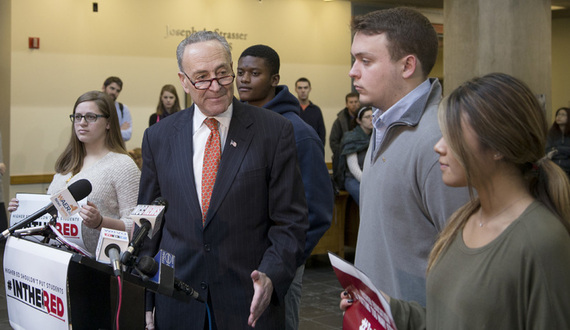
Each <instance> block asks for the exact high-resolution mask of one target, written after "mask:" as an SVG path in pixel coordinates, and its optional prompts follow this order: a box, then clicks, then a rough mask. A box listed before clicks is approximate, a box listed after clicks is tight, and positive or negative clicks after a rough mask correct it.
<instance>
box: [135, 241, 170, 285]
mask: <svg viewBox="0 0 570 330" xmlns="http://www.w3.org/2000/svg"><path fill="white" fill-rule="evenodd" d="M174 260H175V257H174V255H173V254H172V253H168V252H166V251H164V250H162V249H161V250H160V251H158V253H157V254H156V256H155V257H154V259H153V258H152V257H151V256H144V257H142V258H140V260H139V262H138V265H137V266H138V268H139V270H140V271H141V272H142V273H143V274H145V275H147V276H149V277H150V280H151V281H152V282H154V283H157V284H158V293H161V294H164V295H167V296H172V293H173V292H174Z"/></svg>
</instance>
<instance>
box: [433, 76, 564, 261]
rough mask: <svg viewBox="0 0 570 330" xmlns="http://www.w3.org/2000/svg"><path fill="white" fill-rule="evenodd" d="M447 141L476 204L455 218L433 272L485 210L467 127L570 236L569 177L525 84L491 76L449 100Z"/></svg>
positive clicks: (444, 110) (444, 117)
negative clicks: (549, 149)
mask: <svg viewBox="0 0 570 330" xmlns="http://www.w3.org/2000/svg"><path fill="white" fill-rule="evenodd" d="M438 119H439V126H440V128H441V131H442V134H443V137H444V139H445V140H446V142H447V144H448V145H449V147H450V149H451V150H452V152H453V153H454V155H455V157H456V158H457V160H458V161H459V162H460V163H461V165H462V166H463V168H464V169H465V174H466V177H467V184H468V187H469V190H470V193H471V201H470V202H468V203H467V204H466V205H464V206H463V207H461V208H460V209H459V210H457V211H456V212H455V213H454V214H453V215H451V217H450V219H449V221H448V224H447V226H446V227H445V228H444V230H443V231H442V232H441V234H440V236H439V238H438V240H437V242H436V243H435V245H434V248H433V250H432V252H431V254H430V257H429V261H428V272H429V270H430V269H431V267H432V266H433V265H434V263H435V262H436V261H437V260H438V258H439V257H440V256H441V254H442V253H443V252H444V251H445V250H446V249H447V247H448V246H449V244H450V243H451V241H452V240H453V238H454V237H455V235H457V234H458V233H459V232H460V230H461V229H462V228H463V227H464V226H465V223H466V222H467V220H468V219H469V217H470V216H471V215H472V214H473V213H474V212H475V211H477V210H478V209H479V207H480V205H481V204H480V201H479V199H478V198H476V197H474V194H473V186H472V182H473V178H474V177H480V176H478V175H479V173H478V172H479V167H478V166H475V165H476V164H477V160H476V159H474V154H473V153H472V152H471V150H469V148H468V147H467V144H466V141H465V138H464V131H463V128H462V127H463V126H462V122H467V123H468V124H469V125H470V126H471V128H472V129H473V130H474V131H475V133H476V135H477V137H478V139H479V143H480V145H481V146H482V148H484V149H491V150H494V151H497V152H498V153H500V154H501V155H503V157H504V158H503V160H504V161H506V162H509V163H511V164H513V165H514V166H515V167H516V168H518V169H519V170H520V175H521V176H522V177H524V178H525V179H526V182H527V183H528V189H529V191H530V193H531V194H532V195H533V196H534V198H536V199H537V200H538V201H540V202H542V203H543V204H544V205H545V206H546V207H547V208H548V209H550V210H551V211H552V212H553V213H554V214H556V215H557V216H558V217H559V219H560V221H561V222H562V224H563V225H564V226H565V227H566V229H567V230H568V233H569V234H570V183H569V181H568V177H567V176H566V174H565V173H564V171H563V170H562V169H561V168H560V167H558V166H557V165H556V164H554V163H553V162H552V161H550V160H549V159H548V158H546V157H545V144H546V130H547V123H546V118H545V116H544V113H543V111H542V108H541V106H540V104H539V103H538V100H537V99H536V97H535V96H534V94H533V93H532V92H531V90H530V88H529V87H528V86H527V85H526V84H525V83H523V82H522V81H520V80H518V79H516V78H514V77H512V76H509V75H507V74H504V73H491V74H488V75H486V76H484V77H480V78H474V79H472V80H470V81H467V82H465V83H464V84H463V85H461V86H459V87H458V88H457V89H455V90H454V91H453V92H452V93H451V94H450V95H449V96H448V97H447V98H445V99H444V100H443V101H442V102H441V104H440V107H439V111H438Z"/></svg>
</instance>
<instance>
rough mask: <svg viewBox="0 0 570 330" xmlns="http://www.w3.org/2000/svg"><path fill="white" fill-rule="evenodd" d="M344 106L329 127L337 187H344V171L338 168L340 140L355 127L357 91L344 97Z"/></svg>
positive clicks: (358, 103) (357, 106)
mask: <svg viewBox="0 0 570 330" xmlns="http://www.w3.org/2000/svg"><path fill="white" fill-rule="evenodd" d="M344 101H345V104H346V107H345V108H344V109H342V110H340V111H339V112H338V114H337V117H336V120H335V121H334V123H333V126H332V129H331V135H330V136H329V142H330V146H331V150H332V153H333V155H332V170H333V180H334V182H335V183H336V185H337V187H338V188H339V189H344V171H342V170H341V169H340V152H341V151H342V150H341V148H340V147H341V142H342V137H343V135H344V133H346V132H348V131H352V130H353V129H354V128H355V127H356V121H355V120H354V118H356V115H357V114H358V109H360V101H359V99H358V93H355V92H352V93H348V94H346V96H345V97H344Z"/></svg>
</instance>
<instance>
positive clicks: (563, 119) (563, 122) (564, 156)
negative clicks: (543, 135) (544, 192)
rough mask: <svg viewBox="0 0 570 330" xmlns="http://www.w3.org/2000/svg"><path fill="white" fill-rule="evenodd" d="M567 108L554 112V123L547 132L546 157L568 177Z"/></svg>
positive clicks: (568, 126)
mask: <svg viewBox="0 0 570 330" xmlns="http://www.w3.org/2000/svg"><path fill="white" fill-rule="evenodd" d="M569 114H570V109H569V108H560V109H558V110H557V111H556V116H555V119H554V123H553V124H552V126H551V127H550V129H549V130H548V135H547V137H548V139H547V141H546V156H547V157H548V158H549V159H551V160H552V161H553V162H554V163H556V164H557V165H558V166H560V167H561V168H562V169H563V170H564V172H566V174H567V175H570V125H568V115H569Z"/></svg>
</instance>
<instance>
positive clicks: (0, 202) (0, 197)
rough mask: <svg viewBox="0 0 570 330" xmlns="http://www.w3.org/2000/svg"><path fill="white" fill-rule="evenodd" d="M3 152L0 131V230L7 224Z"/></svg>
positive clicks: (6, 226)
mask: <svg viewBox="0 0 570 330" xmlns="http://www.w3.org/2000/svg"><path fill="white" fill-rule="evenodd" d="M3 155H4V154H3V153H2V133H1V132H0V232H2V231H4V230H6V229H7V228H8V227H9V226H8V218H7V217H6V205H5V204H4V192H3V189H2V177H3V176H4V173H6V164H4V156H3Z"/></svg>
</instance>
